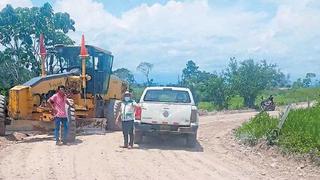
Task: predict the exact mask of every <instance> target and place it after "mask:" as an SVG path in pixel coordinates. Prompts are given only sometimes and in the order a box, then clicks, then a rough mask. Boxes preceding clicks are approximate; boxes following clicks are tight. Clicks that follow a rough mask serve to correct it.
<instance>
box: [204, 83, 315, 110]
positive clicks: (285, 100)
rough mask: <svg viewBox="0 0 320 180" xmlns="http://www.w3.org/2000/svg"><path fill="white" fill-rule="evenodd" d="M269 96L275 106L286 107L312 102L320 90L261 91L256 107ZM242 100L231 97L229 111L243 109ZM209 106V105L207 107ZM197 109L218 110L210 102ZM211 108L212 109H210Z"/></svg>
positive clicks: (238, 97)
mask: <svg viewBox="0 0 320 180" xmlns="http://www.w3.org/2000/svg"><path fill="white" fill-rule="evenodd" d="M270 95H273V97H274V101H275V103H276V105H277V106H283V105H288V104H291V103H298V102H306V101H314V100H316V99H317V98H319V95H320V88H300V89H284V90H281V89H274V90H266V91H263V92H262V93H261V94H260V95H258V96H257V99H256V102H255V104H256V107H259V106H260V103H261V97H263V98H264V99H266V98H268V97H269V96H270ZM243 102H244V100H243V98H242V97H240V96H238V95H237V96H234V97H232V98H231V99H230V100H229V102H228V104H229V108H228V109H230V110H239V109H245V107H244V105H243ZM209 104H210V105H209ZM198 107H199V109H202V110H207V111H212V110H218V109H217V108H216V106H215V105H214V103H212V102H199V106H198ZM212 108H213V109H212Z"/></svg>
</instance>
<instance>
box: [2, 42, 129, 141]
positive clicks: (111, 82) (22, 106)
mask: <svg viewBox="0 0 320 180" xmlns="http://www.w3.org/2000/svg"><path fill="white" fill-rule="evenodd" d="M85 47H86V50H87V52H88V56H87V57H85V60H84V61H81V57H80V56H79V55H80V46H56V47H55V48H53V49H50V50H49V51H48V58H47V59H48V60H47V62H46V65H47V66H46V74H47V75H42V76H40V77H35V78H32V79H30V80H29V81H28V82H26V83H24V84H22V85H18V86H15V87H13V88H12V89H10V91H9V97H8V98H4V97H3V96H0V135H4V134H5V126H6V125H8V124H10V121H20V120H21V121H22V120H23V121H25V120H31V121H41V122H48V123H51V122H52V120H53V115H52V114H51V112H50V108H49V106H48V104H47V100H48V99H49V98H50V97H51V96H52V95H53V94H54V93H55V91H56V90H57V88H58V86H60V85H63V86H65V87H66V91H67V96H68V98H69V99H70V100H71V101H72V102H73V104H74V105H73V106H72V107H71V108H69V109H68V114H69V123H71V124H70V129H71V130H70V133H73V134H70V137H71V139H73V140H74V137H75V128H76V127H75V122H74V120H75V119H81V118H82V119H83V118H106V119H107V128H109V129H111V130H115V129H119V127H117V125H116V124H115V120H114V118H115V108H116V107H115V105H116V103H115V102H116V100H119V99H121V98H122V94H123V93H124V91H125V90H126V89H127V88H128V87H127V86H128V85H127V83H126V82H123V81H122V80H120V79H119V78H117V77H116V76H114V75H112V64H113V55H112V54H111V52H108V51H106V50H103V49H101V48H98V47H95V46H90V45H86V46H85ZM84 81H85V82H84ZM51 124H52V123H51ZM71 141H72V140H71Z"/></svg>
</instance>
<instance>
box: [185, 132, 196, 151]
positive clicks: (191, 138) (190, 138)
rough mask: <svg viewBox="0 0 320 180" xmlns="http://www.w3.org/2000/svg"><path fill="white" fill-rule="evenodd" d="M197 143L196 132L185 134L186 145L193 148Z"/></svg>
mask: <svg viewBox="0 0 320 180" xmlns="http://www.w3.org/2000/svg"><path fill="white" fill-rule="evenodd" d="M196 144H197V133H194V134H187V147H190V148H193V147H195V146H196Z"/></svg>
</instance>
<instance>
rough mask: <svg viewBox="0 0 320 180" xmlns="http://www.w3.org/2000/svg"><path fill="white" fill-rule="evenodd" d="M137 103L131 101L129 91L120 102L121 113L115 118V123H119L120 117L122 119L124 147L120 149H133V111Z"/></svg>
mask: <svg viewBox="0 0 320 180" xmlns="http://www.w3.org/2000/svg"><path fill="white" fill-rule="evenodd" d="M136 106H137V103H136V102H135V101H134V100H133V99H132V95H131V93H130V92H129V91H126V92H125V94H124V98H123V101H122V102H121V107H120V109H121V112H120V113H119V115H118V116H117V119H116V122H117V123H118V122H119V118H120V116H121V119H122V132H123V138H124V145H123V146H121V147H122V148H129V149H131V148H132V147H133V127H134V111H135V107H136ZM128 136H130V141H129V142H128V139H129V138H128Z"/></svg>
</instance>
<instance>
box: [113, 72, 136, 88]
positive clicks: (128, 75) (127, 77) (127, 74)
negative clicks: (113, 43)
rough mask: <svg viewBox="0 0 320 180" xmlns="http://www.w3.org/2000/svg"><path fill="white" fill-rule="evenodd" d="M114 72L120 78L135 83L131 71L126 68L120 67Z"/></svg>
mask: <svg viewBox="0 0 320 180" xmlns="http://www.w3.org/2000/svg"><path fill="white" fill-rule="evenodd" d="M113 74H114V75H116V76H118V77H119V78H120V79H122V80H124V81H127V82H128V83H129V84H134V83H135V79H134V76H133V74H132V72H131V71H129V70H128V69H126V68H120V69H117V70H115V71H113Z"/></svg>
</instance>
